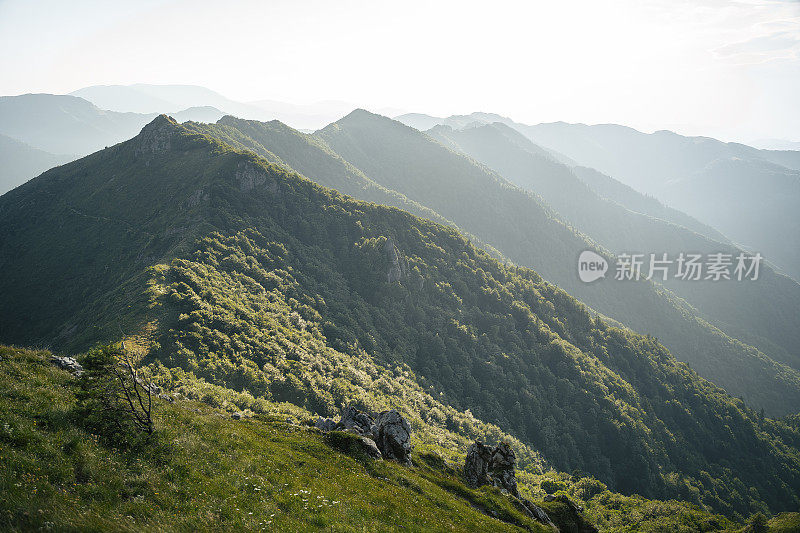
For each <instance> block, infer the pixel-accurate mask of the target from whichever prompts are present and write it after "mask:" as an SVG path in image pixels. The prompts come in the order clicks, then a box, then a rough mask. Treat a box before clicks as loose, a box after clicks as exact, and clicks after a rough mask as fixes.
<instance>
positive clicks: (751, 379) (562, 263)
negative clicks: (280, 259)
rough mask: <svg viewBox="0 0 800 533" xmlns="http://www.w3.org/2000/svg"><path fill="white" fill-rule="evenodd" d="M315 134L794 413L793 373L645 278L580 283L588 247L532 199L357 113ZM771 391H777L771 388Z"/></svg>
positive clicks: (707, 370)
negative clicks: (580, 269)
mask: <svg viewBox="0 0 800 533" xmlns="http://www.w3.org/2000/svg"><path fill="white" fill-rule="evenodd" d="M316 135H317V136H318V137H319V138H321V139H323V140H324V141H325V142H326V143H327V144H328V145H329V146H330V147H331V148H332V149H333V150H334V151H335V152H337V153H338V154H339V155H340V156H342V157H344V158H345V159H346V160H347V161H349V162H350V163H352V164H354V165H355V166H356V167H358V168H359V169H361V170H362V171H363V172H364V173H365V174H366V175H367V176H369V177H370V178H371V179H373V180H374V181H377V182H378V183H380V184H382V185H384V186H385V187H387V188H390V189H393V190H396V191H398V192H400V193H402V194H405V195H406V196H407V197H409V198H410V199H412V200H416V201H418V202H420V203H422V204H424V205H425V206H427V207H429V208H431V209H433V210H434V211H436V212H437V213H439V214H441V215H442V216H444V217H446V218H447V219H448V220H452V221H453V222H455V223H456V224H457V225H458V227H459V228H462V229H463V230H465V231H468V232H469V233H471V234H474V235H476V236H478V237H479V238H480V239H481V240H483V241H484V242H487V243H489V244H491V245H492V246H494V247H495V248H497V249H498V250H499V251H500V253H502V254H503V255H504V256H505V257H507V258H509V259H510V260H511V261H513V262H515V263H516V264H518V265H523V266H527V267H530V268H533V269H535V270H536V271H537V272H538V273H539V274H541V275H542V276H543V277H544V278H545V279H547V280H549V281H551V282H554V283H557V284H558V285H559V286H560V287H562V288H564V289H565V290H567V291H568V292H569V293H570V294H573V295H574V296H576V297H577V298H579V299H580V300H581V301H583V302H585V303H586V304H588V305H589V306H591V307H592V308H594V309H596V310H597V311H599V312H601V313H603V314H605V315H607V316H610V317H612V318H614V319H616V320H619V321H621V322H622V323H624V324H626V325H627V326H629V327H631V328H633V329H634V330H636V331H639V332H642V333H648V334H651V335H654V336H656V337H657V338H659V339H660V340H661V341H662V342H664V344H665V345H666V346H668V347H669V349H670V350H671V351H672V352H673V353H674V354H675V356H676V357H677V358H679V359H680V360H682V361H686V362H688V363H690V364H691V365H692V367H693V368H695V369H697V370H698V372H699V373H700V374H701V375H703V376H705V377H707V378H709V379H712V380H713V381H714V382H715V383H717V384H719V385H720V386H722V387H725V388H726V389H727V390H728V391H729V392H730V393H731V394H735V395H742V396H744V397H745V398H746V399H747V400H748V401H750V402H751V404H752V405H756V406H759V407H761V406H763V407H765V408H766V409H768V410H769V411H771V412H773V413H793V412H796V411H797V410H798V405H800V401H799V400H800V397H798V392H797V391H798V386H797V383H798V373H797V371H796V370H794V369H792V368H790V367H787V366H786V365H783V364H781V363H777V362H775V361H774V360H772V359H770V358H769V357H767V356H765V355H764V354H763V353H761V352H760V351H758V350H757V349H755V348H753V347H751V346H749V345H745V344H743V343H742V342H740V341H738V340H735V339H732V338H731V337H729V336H727V335H726V334H725V333H724V332H722V331H720V330H719V329H717V328H715V327H713V326H710V325H709V324H708V323H707V322H706V321H705V320H703V319H702V318H700V316H699V314H698V313H697V311H696V310H695V309H693V308H692V307H691V306H689V305H688V304H686V302H684V301H682V300H680V299H678V298H675V297H674V295H672V294H671V293H670V292H668V291H665V290H663V289H661V288H659V287H657V286H655V285H653V284H652V283H649V282H644V281H641V282H620V283H616V282H613V280H603V281H601V282H598V283H594V284H586V283H582V282H581V281H580V280H579V278H578V276H577V258H578V256H579V254H580V253H581V252H582V251H583V250H586V249H595V248H596V244H594V243H592V242H590V241H589V240H588V239H587V238H586V237H585V236H584V235H582V234H580V233H579V232H578V231H576V230H575V229H574V228H573V227H571V226H569V225H567V224H566V223H564V222H563V221H561V220H560V219H559V218H558V215H557V214H556V213H555V212H553V211H552V210H551V209H549V208H548V207H547V206H546V205H545V204H543V202H542V201H541V200H540V199H539V197H538V196H535V195H534V194H533V193H530V192H528V191H524V190H522V189H520V188H518V187H516V186H514V185H512V184H511V183H510V182H508V181H507V180H505V179H503V178H502V177H501V176H500V175H499V174H497V173H494V172H492V171H490V170H489V169H487V168H486V167H484V166H481V165H479V164H478V163H476V162H475V161H474V160H472V159H469V158H467V157H465V156H463V155H461V154H458V153H456V152H455V151H453V150H451V149H448V148H446V147H444V146H443V145H441V144H440V143H438V142H436V141H434V140H433V139H431V138H430V137H428V136H427V135H425V134H423V133H421V132H419V131H417V130H415V129H413V128H410V127H408V126H405V125H403V124H400V123H399V122H396V121H393V120H391V119H388V118H385V117H381V116H379V115H374V114H371V113H368V112H366V111H355V112H353V113H351V114H350V115H348V116H347V117H345V118H343V119H342V120H340V121H338V122H336V123H334V124H331V125H329V126H328V127H326V128H325V129H323V130H320V131H319V132H317V134H316ZM608 257H609V262H610V263H611V264H612V265H613V259H612V258H611V256H608ZM775 387H778V388H780V390H782V391H783V392H781V393H776V392H771V391H776V390H777V389H776V388H775Z"/></svg>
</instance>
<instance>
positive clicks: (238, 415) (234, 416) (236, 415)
mask: <svg viewBox="0 0 800 533" xmlns="http://www.w3.org/2000/svg"><path fill="white" fill-rule="evenodd" d="M231 418H233V419H234V420H241V419H242V418H244V415H243V414H242V413H238V412H237V413H231Z"/></svg>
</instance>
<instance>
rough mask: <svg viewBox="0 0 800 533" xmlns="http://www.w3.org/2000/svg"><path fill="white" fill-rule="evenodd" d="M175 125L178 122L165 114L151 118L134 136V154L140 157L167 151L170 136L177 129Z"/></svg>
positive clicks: (169, 146)
mask: <svg viewBox="0 0 800 533" xmlns="http://www.w3.org/2000/svg"><path fill="white" fill-rule="evenodd" d="M177 125H178V123H177V122H175V120H174V119H172V118H170V117H168V116H167V115H159V116H158V117H156V118H155V119H153V121H152V122H151V123H150V124H148V125H147V126H145V127H144V128H142V131H141V133H139V135H137V136H136V140H137V144H136V147H135V148H134V152H133V153H134V155H135V156H136V157H141V156H145V155H151V154H158V153H161V152H166V151H168V150H169V149H170V148H171V147H172V137H173V136H174V135H175V133H176V131H177V130H176V127H177Z"/></svg>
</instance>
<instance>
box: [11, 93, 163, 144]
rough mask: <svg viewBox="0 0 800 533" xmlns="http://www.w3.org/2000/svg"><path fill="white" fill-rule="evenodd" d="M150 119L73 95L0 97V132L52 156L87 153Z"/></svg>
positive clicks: (127, 134) (129, 133) (125, 135)
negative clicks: (106, 108)
mask: <svg viewBox="0 0 800 533" xmlns="http://www.w3.org/2000/svg"><path fill="white" fill-rule="evenodd" d="M151 120H153V115H149V116H148V115H140V114H136V113H115V112H112V111H104V110H102V109H99V108H97V107H95V106H94V105H92V104H91V103H89V102H87V101H86V100H84V99H82V98H77V97H75V96H64V95H54V94H23V95H21V96H0V133H2V134H4V135H8V136H9V137H14V138H15V139H18V140H20V141H22V142H24V143H27V144H29V145H31V146H33V147H35V148H38V149H40V150H44V151H47V152H50V153H54V154H75V155H77V156H82V155H86V154H89V153H91V152H94V151H97V150H100V149H102V148H104V147H106V146H111V145H112V144H116V143H118V142H121V141H123V140H125V139H129V138H131V137H132V136H133V135H136V133H137V132H138V131H139V130H141V129H142V126H144V125H145V124H147V123H148V122H150V121H151Z"/></svg>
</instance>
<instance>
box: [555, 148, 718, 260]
mask: <svg viewBox="0 0 800 533" xmlns="http://www.w3.org/2000/svg"><path fill="white" fill-rule="evenodd" d="M551 154H552V152H551ZM565 164H566V165H567V166H569V167H571V168H572V171H573V172H574V173H575V175H577V176H578V178H580V179H581V181H583V182H584V183H586V185H588V186H589V187H590V188H591V189H592V190H594V191H595V192H596V193H597V194H598V195H600V197H602V198H606V199H608V200H611V201H612V202H616V203H618V204H620V205H621V206H623V207H625V208H627V209H629V210H631V211H633V212H635V213H642V214H643V215H648V216H651V217H653V218H658V219H661V220H664V221H666V222H670V223H672V224H676V225H678V226H683V227H684V228H687V229H690V230H692V231H694V232H695V233H699V234H700V235H703V236H705V237H707V238H709V239H711V240H713V241H717V242H721V243H725V244H728V243H730V241H729V239H728V238H727V237H725V235H723V234H722V233H720V232H719V231H717V230H716V229H714V228H713V227H711V226H709V225H708V224H703V223H702V222H700V221H699V220H697V219H696V218H694V217H692V216H689V215H687V214H686V213H684V212H683V211H678V210H677V209H673V208H671V207H667V206H666V205H664V204H663V203H661V202H660V201H658V200H657V199H655V198H654V197H652V196H648V195H646V194H642V193H640V192H639V191H637V190H635V189H634V188H633V187H630V186H628V185H625V184H624V183H622V182H620V181H619V180H615V179H614V178H612V177H611V176H608V175H606V174H603V173H602V172H600V171H598V170H595V169H593V168H589V167H582V166H580V165H576V164H574V163H570V162H568V163H565Z"/></svg>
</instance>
